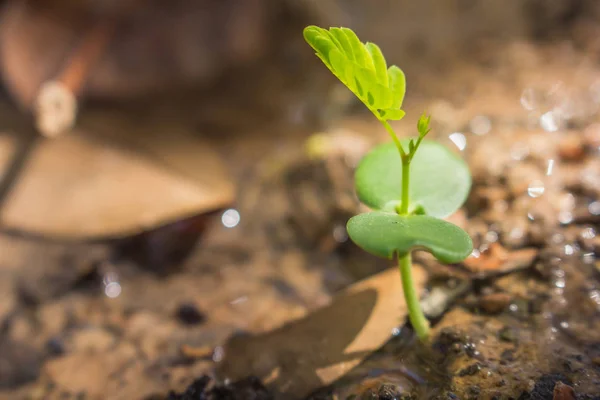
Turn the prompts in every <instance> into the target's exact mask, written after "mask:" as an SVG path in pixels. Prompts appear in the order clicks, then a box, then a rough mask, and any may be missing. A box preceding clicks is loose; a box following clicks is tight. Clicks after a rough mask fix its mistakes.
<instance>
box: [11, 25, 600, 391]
mask: <svg viewBox="0 0 600 400" xmlns="http://www.w3.org/2000/svg"><path fill="white" fill-rule="evenodd" d="M595 37H597V35H592V34H589V35H584V34H582V36H581V38H580V39H579V41H578V42H576V43H571V42H565V43H563V42H560V43H555V42H552V43H548V42H545V41H541V42H540V41H530V40H523V41H515V42H511V43H509V44H506V43H504V44H493V45H492V44H490V45H489V46H487V47H485V48H484V49H482V50H480V51H477V52H474V54H472V55H471V56H470V57H469V62H467V60H465V59H463V58H460V59H455V60H453V61H452V62H451V63H448V64H444V65H442V66H440V65H432V67H431V68H429V69H425V70H423V71H421V75H419V77H417V78H416V79H415V82H416V83H415V86H414V88H412V87H411V88H410V90H409V93H411V94H409V95H408V96H407V99H406V101H405V103H406V105H407V107H408V109H407V114H408V115H413V116H418V115H420V113H421V112H422V110H424V109H425V110H427V111H428V112H429V113H431V114H432V116H433V117H432V128H433V130H432V133H431V135H432V136H433V137H434V138H435V139H436V140H439V141H441V142H442V143H443V144H445V145H446V146H448V147H449V148H451V149H452V150H453V151H455V152H456V153H457V154H459V155H461V156H462V157H464V159H465V160H466V161H467V162H468V164H469V166H470V168H471V171H472V174H473V187H472V191H471V194H470V196H469V199H468V201H467V203H466V205H465V206H464V207H463V208H462V209H461V210H459V211H458V212H457V213H456V214H455V215H453V216H451V217H450V218H449V219H450V220H451V221H452V222H453V223H455V224H457V225H459V226H461V227H463V228H464V229H465V230H466V231H467V232H468V233H469V235H470V236H471V238H472V239H473V242H474V250H473V253H472V254H471V256H470V257H469V258H468V259H467V260H465V261H464V262H463V263H461V264H457V265H451V266H442V265H439V264H438V263H437V262H436V261H435V260H434V259H433V258H431V257H430V256H429V255H428V254H425V253H417V254H416V256H415V264H418V265H416V266H415V268H416V269H417V268H418V270H419V271H420V272H419V274H420V275H419V276H421V277H422V279H421V281H422V284H421V288H422V306H423V307H424V309H425V311H426V314H427V316H428V317H429V319H430V321H431V322H432V335H431V339H430V340H429V342H427V343H420V342H419V341H418V340H417V339H416V338H415V336H414V333H413V331H412V329H411V327H410V325H409V324H408V323H407V321H406V314H405V312H404V311H402V310H401V304H400V303H395V304H398V307H395V306H394V305H393V304H394V303H393V304H392V305H388V307H391V308H388V310H390V311H389V312H387V311H386V312H384V313H381V312H380V311H381V310H380V309H378V308H377V306H378V304H380V303H378V302H379V301H384V300H385V299H388V298H389V296H391V295H389V293H388V292H389V290H388V289H389V286H387V285H389V284H388V283H386V282H389V280H388V281H382V280H381V279H380V280H376V281H373V282H376V283H374V284H373V285H372V286H369V282H371V281H370V279H376V278H374V277H377V276H379V277H382V276H383V277H387V275H385V274H386V273H387V272H386V271H389V269H390V267H393V266H392V265H390V264H389V263H388V262H387V261H385V260H380V259H376V258H373V257H371V256H369V255H367V254H365V253H364V252H362V251H361V250H359V249H358V248H356V247H355V246H354V245H353V244H352V243H351V242H350V241H349V239H348V236H347V233H346V231H345V223H346V221H347V220H348V218H349V217H350V216H352V215H354V214H355V213H357V212H360V211H361V207H360V205H359V202H358V200H357V199H356V196H355V194H354V187H353V170H354V168H355V166H356V164H357V162H358V160H359V159H360V157H361V156H362V155H364V154H365V153H366V152H367V151H368V150H369V149H370V148H371V147H372V146H373V145H374V144H375V143H377V142H379V141H381V140H385V139H386V136H385V135H386V133H385V131H383V130H382V129H381V128H380V127H379V126H378V125H377V122H376V121H372V118H371V117H370V116H369V115H364V114H360V112H356V111H355V107H354V104H352V103H351V102H349V101H348V100H347V97H345V96H344V95H343V94H342V95H340V92H339V91H338V90H337V89H336V88H332V87H333V86H331V87H330V86H327V85H320V84H318V85H315V86H318V87H316V88H315V87H311V88H303V89H305V90H306V91H309V92H308V94H307V92H302V93H301V95H300V94H297V91H298V87H299V86H302V85H301V83H300V84H298V82H296V85H295V86H294V85H291V87H292V88H290V93H294V94H295V96H296V97H294V96H293V95H291V94H289V95H288V96H287V97H285V98H283V97H282V99H281V101H275V103H278V104H276V105H274V104H272V103H274V101H273V98H277V93H279V92H278V91H279V90H280V88H279V87H277V88H273V87H268V88H267V89H265V92H266V93H261V96H264V97H266V98H268V100H266V101H265V102H266V103H267V104H268V106H269V107H276V106H278V107H279V108H278V109H277V112H276V113H275V114H277V115H279V116H280V117H279V118H277V119H275V118H273V117H272V115H270V114H268V113H267V114H268V115H263V114H261V112H263V113H264V109H261V110H260V111H256V110H244V111H240V112H244V113H246V114H248V115H243V116H240V118H239V121H242V122H240V123H239V125H240V126H237V125H236V123H235V122H232V121H231V120H230V118H228V117H229V116H230V115H231V113H228V112H227V111H221V112H222V116H221V115H220V114H219V113H217V112H214V113H213V112H212V111H210V112H208V111H207V114H211V118H213V120H211V121H209V122H206V121H204V123H203V124H202V125H201V127H200V128H198V121H197V119H195V118H194V119H192V118H191V117H190V121H186V123H184V124H183V125H185V126H187V128H188V129H189V130H190V131H193V132H196V133H197V130H198V129H200V130H204V131H208V132H212V134H211V135H208V134H207V135H206V136H207V137H208V138H207V140H209V141H210V143H211V145H212V146H213V147H214V148H215V152H216V153H217V154H219V157H222V158H223V159H224V160H225V162H226V163H227V165H229V166H230V168H229V169H230V172H231V174H232V176H233V180H234V181H235V182H236V188H237V190H236V196H235V201H231V202H228V203H227V204H223V206H222V207H218V208H216V209H211V210H210V212H206V213H202V214H201V215H194V216H189V215H188V216H186V217H185V218H180V219H179V220H178V221H177V222H173V223H169V224H163V225H162V226H159V227H154V228H152V229H150V230H147V231H144V232H143V233H138V234H136V235H133V236H129V237H127V238H117V239H110V240H100V241H80V242H75V243H73V242H63V241H53V240H46V238H43V237H38V236H35V235H27V234H22V233H19V232H15V231H14V230H10V231H8V232H4V231H3V232H2V233H1V234H0V246H1V248H2V249H3V250H2V252H0V323H1V325H0V399H31V400H33V399H145V400H151V399H152V400H155V399H156V400H158V399H169V400H201V399H206V400H225V399H227V400H229V399H234V400H251V399H253V400H263V399H264V400H267V399H269V400H271V399H272V400H277V399H306V400H367V399H368V400H371V399H380V400H392V399H403V400H408V399H411V400H417V399H431V400H441V399H465V400H467V399H473V400H475V399H481V400H484V399H497V400H501V399H507V400H508V399H515V400H517V399H518V400H525V399H554V400H561V399H563V400H564V399H566V400H569V399H581V400H583V399H586V400H588V399H590V400H591V399H600V258H599V257H600V73H599V72H598V66H597V63H598V60H597V59H595V58H594V57H596V58H597V55H594V56H593V57H592V56H590V54H591V53H592V50H593V49H597V40H596V41H595V40H594V38H595ZM594 46H596V47H594ZM594 54H595V53H594ZM442 67H443V68H442ZM442 69H443V70H444V72H443V73H441V72H440V71H441V70H442ZM270 78H273V77H272V76H270ZM234 86H235V85H234ZM272 86H273V85H272ZM274 86H277V85H274ZM457 88H459V89H457ZM236 89H237V88H236ZM292 89H293V90H292ZM269 90H270V91H271V92H269ZM252 93H254V92H252ZM286 94H287V92H286ZM240 96H241V95H240ZM307 98H308V99H310V101H308V100H306V99H307ZM316 98H319V99H322V103H319V104H318V105H317V107H314V104H312V103H311V102H314V101H315V100H314V99H316ZM257 101H258V100H257ZM3 104H4V103H3ZM246 104H247V103H246V102H245V101H244V100H243V99H241V100H239V104H231V105H229V106H230V107H231V108H235V109H237V110H240V109H243V108H244V107H245V105H246ZM282 105H284V106H282ZM221 106H223V104H222V103H219V107H221ZM96 107H98V108H100V109H101V111H100V112H101V114H100V115H112V113H117V112H120V111H115V110H114V109H112V108H108V109H103V108H102V107H104V105H102V104H99V105H96ZM207 110H214V107H213V108H210V107H209V106H207ZM0 111H1V113H2V115H3V116H4V117H5V118H4V120H10V119H13V116H14V115H15V114H16V113H17V111H16V110H15V109H13V108H11V107H9V106H6V107H4V106H3V107H2V108H1V110H0ZM134 115H135V118H139V115H140V114H139V111H138V113H137V114H135V113H134ZM164 115H166V117H165V118H166V119H167V120H168V119H169V117H168V116H169V115H171V114H168V113H166V114H164ZM256 115H260V118H259V117H256ZM219 117H222V118H224V119H226V120H227V123H226V124H225V128H223V126H222V125H218V124H217V122H216V121H215V120H218V118H219ZM135 118H134V119H135ZM415 118H416V117H415ZM82 120H83V121H85V118H84V117H82ZM89 121H91V122H89V124H91V125H90V126H93V124H94V121H96V123H101V122H102V123H104V122H103V121H104V119H101V120H100V121H101V122H98V118H96V119H94V118H92V119H90V120H89ZM188 122H189V123H188ZM136 123H137V122H136ZM415 123H416V119H415V120H412V119H410V118H406V120H402V121H401V122H399V123H398V129H397V131H398V132H401V133H403V134H407V135H408V134H411V132H413V131H414V128H413V127H414V124H415ZM130 126H131V125H126V127H127V128H123V129H130V128H129V127H130ZM219 126H220V129H218V128H217V127H219ZM3 129H4V128H3ZM11 129H12V128H11ZM115 129H117V128H115ZM223 130H226V131H228V132H229V131H230V132H231V133H223ZM124 135H125V134H124ZM0 139H2V141H0V145H1V146H0V150H2V152H3V151H4V149H7V152H9V150H10V149H11V148H12V147H11V146H12V144H11V143H12V142H11V141H10V140H9V139H8V135H4V134H3V136H1V137H0ZM4 139H6V141H5V140H4ZM2 152H0V155H2V154H3V153H2ZM7 154H8V153H7ZM7 157H8V156H7ZM381 274H384V275H381ZM393 276H394V279H399V277H398V276H396V275H393ZM365 282H367V284H366V285H365V286H360V285H361V284H363V283H365ZM394 282H395V281H394ZM353 288H357V289H356V290H354V289H353ZM359 288H362V289H364V290H362V289H361V290H359ZM386 290H388V291H386ZM386 296H387V297H386ZM375 310H378V311H377V313H376V312H375ZM376 314H377V315H384V317H385V315H390V316H391V317H389V318H387V319H385V318H384V319H378V318H380V317H378V318H375V317H374V316H375V315H376ZM340 316H342V317H343V318H342V317H340ZM336 318H337V319H336ZM394 318H396V319H394ZM388 325H389V326H388ZM367 327H368V329H367ZM365 329H367V330H368V334H362V335H361V332H364V330H365ZM358 337H360V346H359V345H357V343H358V339H357V338H358ZM351 347H352V351H350V350H348V349H349V348H351ZM315 355H316V356H319V357H321V356H322V357H321V358H319V357H316V356H315Z"/></svg>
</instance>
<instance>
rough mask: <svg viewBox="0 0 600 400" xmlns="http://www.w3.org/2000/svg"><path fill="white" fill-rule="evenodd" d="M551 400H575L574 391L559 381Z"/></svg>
mask: <svg viewBox="0 0 600 400" xmlns="http://www.w3.org/2000/svg"><path fill="white" fill-rule="evenodd" d="M552 400H575V390H573V388H572V387H571V386H569V385H567V384H564V383H562V382H560V381H559V382H556V385H555V386H554V393H553V397H552Z"/></svg>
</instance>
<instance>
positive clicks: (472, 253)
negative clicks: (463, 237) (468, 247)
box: [471, 249, 481, 258]
mask: <svg viewBox="0 0 600 400" xmlns="http://www.w3.org/2000/svg"><path fill="white" fill-rule="evenodd" d="M480 256H481V252H480V251H479V250H477V249H473V251H472V252H471V257H473V258H479V257H480Z"/></svg>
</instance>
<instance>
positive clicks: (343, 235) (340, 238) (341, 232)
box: [333, 225, 348, 243]
mask: <svg viewBox="0 0 600 400" xmlns="http://www.w3.org/2000/svg"><path fill="white" fill-rule="evenodd" d="M333 239H334V240H335V241H336V242H338V243H345V242H347V241H348V232H347V231H346V227H345V226H344V225H336V226H335V227H334V228H333Z"/></svg>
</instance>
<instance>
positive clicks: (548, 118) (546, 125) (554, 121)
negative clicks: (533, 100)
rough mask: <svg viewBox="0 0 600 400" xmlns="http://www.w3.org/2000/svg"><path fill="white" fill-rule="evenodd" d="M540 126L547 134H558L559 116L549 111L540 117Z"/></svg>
mask: <svg viewBox="0 0 600 400" xmlns="http://www.w3.org/2000/svg"><path fill="white" fill-rule="evenodd" d="M540 125H541V127H542V129H543V130H545V131H546V132H556V131H557V130H558V127H559V119H558V116H557V115H556V114H555V113H553V112H552V111H548V112H547V113H544V114H542V116H541V117H540Z"/></svg>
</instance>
